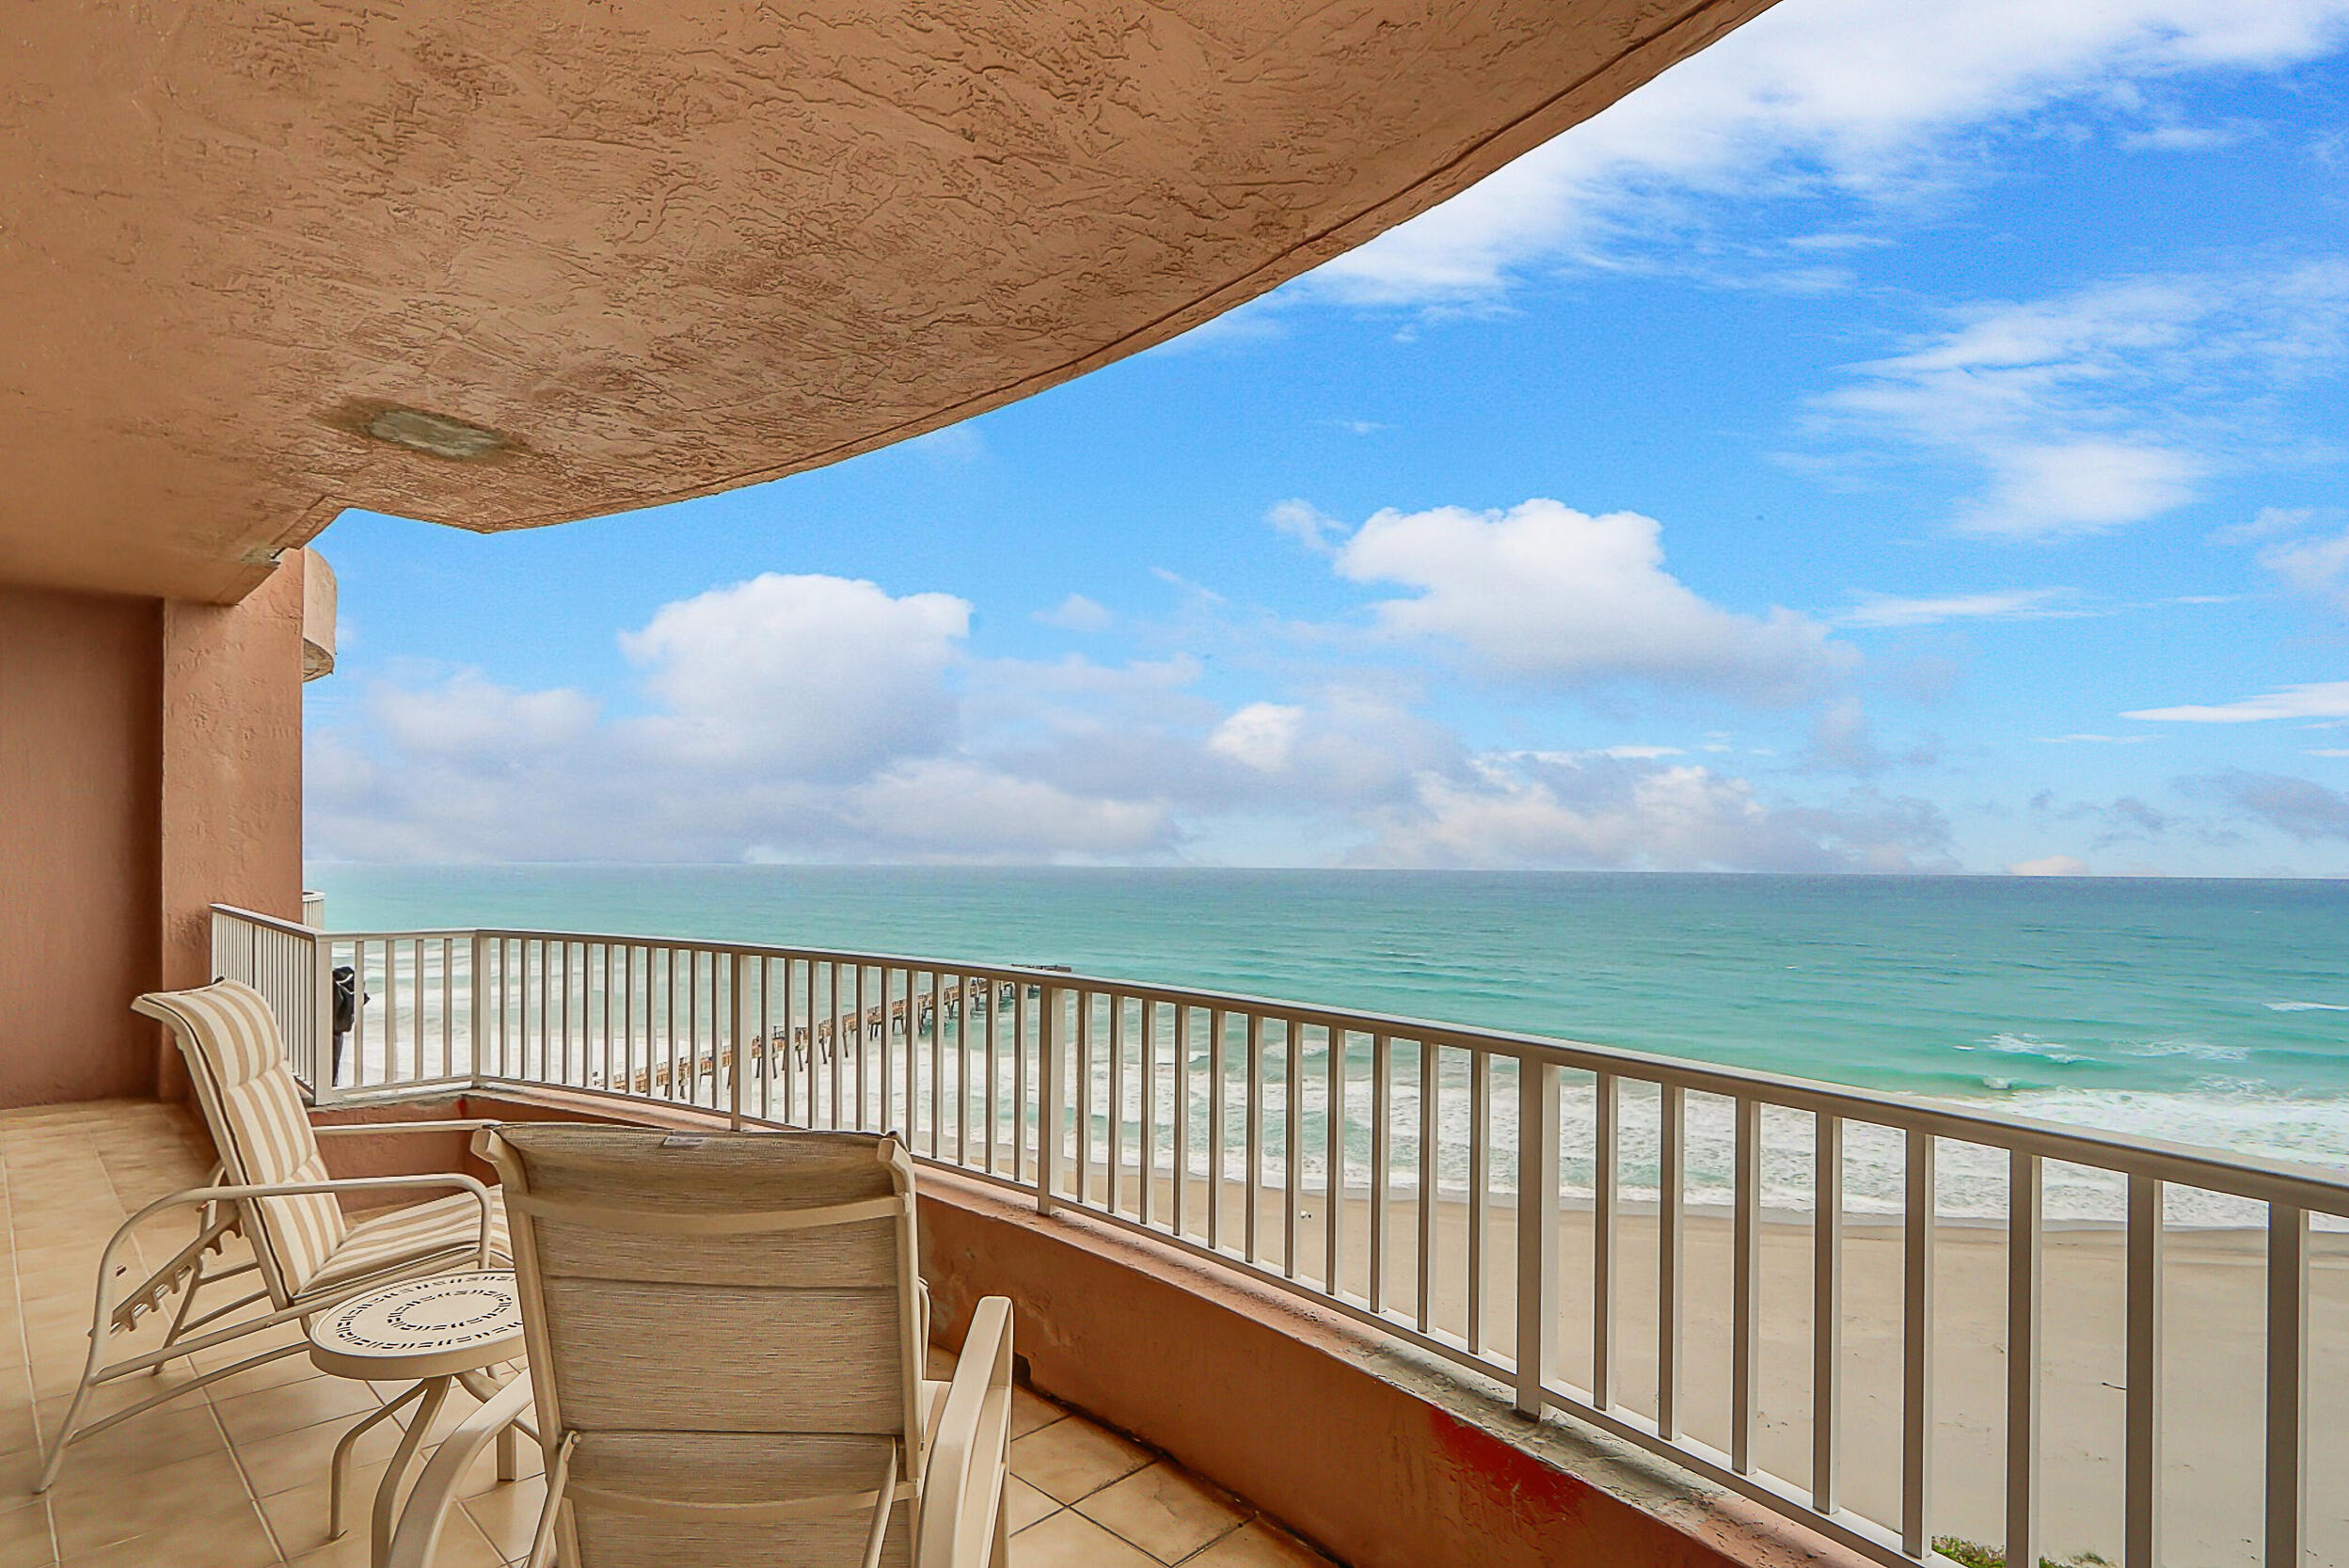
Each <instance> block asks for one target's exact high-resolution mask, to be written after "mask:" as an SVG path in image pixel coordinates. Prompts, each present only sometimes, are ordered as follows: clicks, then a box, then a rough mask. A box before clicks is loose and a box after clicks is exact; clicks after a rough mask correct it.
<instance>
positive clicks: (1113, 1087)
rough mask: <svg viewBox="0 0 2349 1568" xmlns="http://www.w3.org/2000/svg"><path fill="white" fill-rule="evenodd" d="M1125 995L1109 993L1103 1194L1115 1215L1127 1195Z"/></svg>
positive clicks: (1119, 1211)
mask: <svg viewBox="0 0 2349 1568" xmlns="http://www.w3.org/2000/svg"><path fill="white" fill-rule="evenodd" d="M1125 1000H1126V999H1125V997H1124V996H1123V995H1121V994H1119V992H1117V991H1114V990H1113V991H1111V992H1110V993H1109V1157H1108V1160H1107V1162H1106V1163H1107V1165H1108V1170H1107V1172H1106V1180H1105V1181H1104V1183H1103V1185H1104V1188H1105V1191H1104V1192H1103V1198H1104V1200H1105V1201H1106V1203H1107V1205H1108V1209H1109V1212H1111V1213H1113V1214H1116V1213H1122V1212H1124V1209H1123V1205H1122V1203H1121V1201H1120V1200H1121V1199H1122V1198H1123V1197H1124V1196H1125Z"/></svg>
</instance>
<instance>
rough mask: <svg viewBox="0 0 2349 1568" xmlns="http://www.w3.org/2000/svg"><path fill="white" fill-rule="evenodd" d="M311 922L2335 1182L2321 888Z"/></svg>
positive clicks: (399, 878)
mask: <svg viewBox="0 0 2349 1568" xmlns="http://www.w3.org/2000/svg"><path fill="white" fill-rule="evenodd" d="M311 885H312V886H313V887H316V888H319V889H321V890H322V891H324V892H325V895H326V898H327V904H326V911H327V914H326V923H327V925H328V926H329V927H333V928H336V929H344V930H348V929H357V928H367V929H386V928H394V929H405V928H414V927H448V926H458V927H463V926H475V925H500V926H513V927H545V928H557V929H568V930H577V931H595V932H606V931H609V932H625V933H635V934H646V935H656V936H691V937H703V938H713V939H730V940H735V941H754V942H781V943H792V944H803V945H808V946H817V947H835V948H852V949H863V950H867V951H876V952H887V953H901V954H908V955H913V956H918V957H924V958H966V959H974V960H989V961H1000V962H1014V963H1043V964H1067V965H1070V966H1071V967H1072V968H1074V969H1075V970H1076V971H1078V972H1079V973H1083V974H1103V975H1110V976H1118V977H1129V978H1135V979H1149V980H1156V981H1163V982H1167V983H1173V984H1184V985H1194V986H1201V987H1207V988H1212V989H1216V990H1235V991H1242V992H1247V993H1251V994H1256V995H1264V996H1274V997H1282V998H1288V999H1294V1000H1299V1001H1310V1002H1322V1003H1327V1004H1332V1005H1337V1006H1347V1007H1353V1008H1358V1009H1364V1010H1370V1011H1380V1012H1392V1013H1401V1014H1407V1015H1412V1016H1416V1017H1421V1018H1431V1019H1437V1020H1444V1021H1450V1022H1467V1023H1477V1024H1484V1025H1489V1026H1496V1027H1501V1028H1508V1029H1517V1030H1525V1031H1529V1032H1532V1033H1535V1034H1542V1035H1550V1036H1558V1037H1567V1038H1575V1039H1582V1040H1590V1041H1595V1042H1600V1043H1605V1044H1613V1045H1623V1046H1629V1047H1634V1048H1637V1049H1641V1050H1647V1051H1657V1052H1663V1053H1673V1054H1679V1055H1687V1056H1694V1057H1700V1058H1704V1059H1706V1060H1710V1061H1716V1062H1723V1063H1729V1064H1734V1065H1738V1066H1743V1067H1751V1068H1757V1069H1768V1070H1772V1071H1779V1072H1787V1073H1794V1074H1798V1075H1801V1076H1803V1077H1809V1078H1818V1079H1825V1080H1829V1081H1832V1082H1837V1083H1845V1084H1855V1085H1865V1086H1867V1087H1871V1088H1879V1089H1887V1090H1892V1091H1896V1092H1902V1093H1911V1094H1929V1095H1937V1096H1943V1097H1951V1098H1959V1099H1964V1100H1970V1101H1992V1102H1996V1103H1999V1104H2002V1105H2004V1106H2005V1107H2006V1108H2008V1109H2010V1110H2013V1111H2015V1112H2018V1113H2020V1114H2024V1115H2029V1116H2036V1117H2047V1118H2049V1119H2054V1120H2061V1121H2068V1122H2077V1123H2084V1124H2087V1125H2095V1126H2103V1127H2110V1128H2116V1129H2120V1130H2125V1131H2132V1132H2145V1133H2150V1134H2152V1135H2156V1136H2162V1137H2167V1138H2173V1139H2177V1140H2180V1141H2183V1142H2190V1143H2201V1144H2210V1145H2214V1146H2217V1147H2222V1148H2236V1149H2240V1150H2244V1151H2246V1152H2257V1153H2265V1154H2271V1155H2276V1156H2280V1157H2284V1158H2292V1159H2299V1160H2305V1161H2310V1162H2313V1163H2320V1164H2343V1165H2349V972H2345V971H2344V968H2343V959H2344V956H2349V886H2343V885H2341V884H2335V883H2325V882H2291V881H2170V880H2145V879H2129V880H2087V879H2064V880H2054V879H2048V880H2033V879H1992V878H1825V877H1820V878H1806V877H1762V876H1719V877H1714V876H1646V875H1620V874H1593V875H1570V874H1568V875H1558V874H1529V873H1493V874H1484V873H1416V872H1330V871H1237V870H1171V869H1115V870H1111V869H1103V870H1080V869H975V868H968V867H953V868H910V867H885V868H860V867H819V868H809V867H771V866H597V867H579V866H493V867H477V866H468V867H413V866H405V867H396V868H395V867H367V866H349V865H328V866H318V867H314V868H313V869H312V882H311Z"/></svg>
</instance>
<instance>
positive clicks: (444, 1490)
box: [389, 1371, 558, 1568]
mask: <svg viewBox="0 0 2349 1568" xmlns="http://www.w3.org/2000/svg"><path fill="white" fill-rule="evenodd" d="M531 1398H532V1396H531V1374H530V1373H529V1372H527V1371H526V1372H524V1373H523V1374H522V1375H521V1376H519V1377H517V1378H516V1379H515V1380H514V1381H513V1382H512V1383H509V1384H507V1385H506V1386H504V1387H503V1388H500V1389H499V1390H498V1393H497V1396H496V1397H495V1398H493V1399H491V1400H490V1401H489V1402H488V1403H486V1404H484V1405H483V1406H482V1407H481V1408H480V1409H479V1410H476V1411H474V1412H473V1413H472V1414H471V1415H470V1416H468V1417H466V1418H465V1419H464V1420H462V1421H460V1422H458V1423H457V1427H456V1430H455V1431H453V1432H452V1433H449V1435H448V1436H446V1437H444V1438H442V1439H441V1440H440V1447H439V1448H437V1449H434V1450H433V1456H432V1459H431V1461H430V1463H428V1464H426V1465H425V1466H424V1473H423V1474H422V1475H421V1476H419V1477H417V1478H416V1486H415V1489H414V1490H413V1491H411V1492H409V1493H408V1499H407V1501H406V1503H405V1504H404V1505H403V1506H402V1507H401V1510H400V1522H399V1523H398V1524H397V1525H394V1526H393V1527H392V1530H391V1558H390V1561H389V1568H430V1564H431V1562H432V1560H433V1552H434V1549H435V1548H436V1547H437V1546H438V1545H439V1544H440V1528H441V1526H442V1525H443V1524H445V1523H447V1521H448V1517H449V1510H450V1509H452V1507H454V1506H455V1505H456V1500H457V1487H458V1486H459V1485H461V1484H463V1482H464V1481H465V1472H466V1471H467V1470H468V1468H470V1467H471V1465H472V1463H473V1461H474V1460H475V1459H476V1458H478V1457H479V1456H480V1454H481V1451H482V1449H484V1447H485V1446H487V1444H488V1443H489V1440H490V1439H491V1438H493V1437H495V1436H497V1435H498V1433H500V1432H502V1431H504V1430H505V1429H506V1428H507V1427H509V1426H512V1425H513V1424H514V1421H515V1418H516V1417H519V1416H522V1415H524V1414H526V1413H528V1411H529V1410H530V1408H531ZM557 1501H558V1499H557V1498H555V1497H551V1496H550V1497H548V1499H547V1505H548V1507H550V1508H551V1507H553V1506H555V1505H556V1503H557Z"/></svg>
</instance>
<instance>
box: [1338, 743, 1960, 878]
mask: <svg viewBox="0 0 2349 1568" xmlns="http://www.w3.org/2000/svg"><path fill="white" fill-rule="evenodd" d="M1948 846H1949V829H1948V824H1947V822H1946V821H1945V820H1944V819H1943V817H1942V816H1941V814H1940V813H1939V812H1938V811H1936V810H1935V809H1934V808H1932V807H1931V806H1929V805H1927V804H1926V803H1924V802H1923V801H1919V800H1886V799H1884V798H1882V797H1880V796H1877V795H1874V794H1873V793H1871V792H1858V793H1855V794H1854V795H1852V796H1850V797H1848V798H1846V799H1845V800H1840V801H1837V802H1835V803H1833V804H1832V805H1826V806H1815V805H1814V806H1805V805H1793V804H1785V803H1772V802H1769V801H1766V800H1764V799H1762V797H1761V796H1760V794H1759V793H1758V792H1757V790H1756V789H1755V787H1754V784H1753V783H1752V781H1750V780H1746V779H1741V778H1737V777H1734V776H1731V775H1727V774H1722V773H1719V772H1716V771H1715V770H1713V769H1712V768H1706V767H1703V766H1701V765H1694V764H1665V765H1662V766H1659V765H1657V764H1655V763H1653V762H1643V761H1636V760H1626V759H1618V758H1609V757H1602V756H1595V755H1586V756H1579V757H1569V756H1562V755H1557V754H1527V753H1517V754H1500V755H1486V756H1484V757H1480V758H1478V759H1476V760H1475V763H1474V765H1473V766H1472V767H1471V768H1469V769H1468V770H1466V771H1465V772H1462V773H1458V774H1452V775H1436V774H1429V775H1426V776H1423V777H1422V778H1421V781H1420V783H1419V787H1418V790H1417V794H1416V798H1415V799H1414V800H1412V801H1411V802H1410V804H1409V805H1407V806H1405V807H1402V808H1399V809H1397V810H1395V811H1393V812H1391V813H1389V814H1388V816H1387V818H1386V826H1385V831H1384V832H1381V833H1380V835H1379V836H1378V837H1377V838H1376V839H1374V840H1373V842H1372V843H1371V844H1369V845H1368V846H1366V847H1364V848H1363V849H1361V850H1360V851H1358V852H1357V855H1356V857H1355V858H1356V859H1357V861H1359V862H1361V863H1366V864H1379V865H1401V866H1464V867H1478V866H1517V865H1523V866H1554V867H1560V868H1565V869H1582V868H1590V869H1627V870H1670V871H1913V870H1923V869H1940V868H1944V867H1946V865H1947V864H1948V861H1947V854H1948Z"/></svg>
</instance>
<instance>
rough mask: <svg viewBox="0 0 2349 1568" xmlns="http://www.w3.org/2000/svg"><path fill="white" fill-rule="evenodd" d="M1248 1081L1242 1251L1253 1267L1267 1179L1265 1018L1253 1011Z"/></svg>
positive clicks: (1248, 1029)
mask: <svg viewBox="0 0 2349 1568" xmlns="http://www.w3.org/2000/svg"><path fill="white" fill-rule="evenodd" d="M1247 1080H1248V1127H1247V1139H1246V1143H1247V1153H1248V1179H1247V1180H1246V1183H1245V1184H1244V1186H1243V1188H1242V1192H1241V1196H1242V1197H1243V1199H1244V1200H1245V1201H1246V1204H1247V1209H1246V1212H1244V1213H1243V1214H1242V1216H1241V1222H1242V1223H1241V1237H1242V1240H1241V1250H1242V1251H1244V1252H1245V1253H1246V1255H1247V1260H1248V1261H1249V1262H1251V1263H1253V1262H1255V1261H1256V1260H1257V1245H1256V1228H1257V1223H1256V1222H1257V1214H1256V1210H1257V1204H1258V1199H1259V1196H1260V1195H1261V1193H1262V1189H1263V1177H1264V1017H1263V1015H1262V1013H1259V1012H1256V1011H1254V1010H1253V1009H1251V1010H1250V1011H1249V1013H1248V1015H1247Z"/></svg>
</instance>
